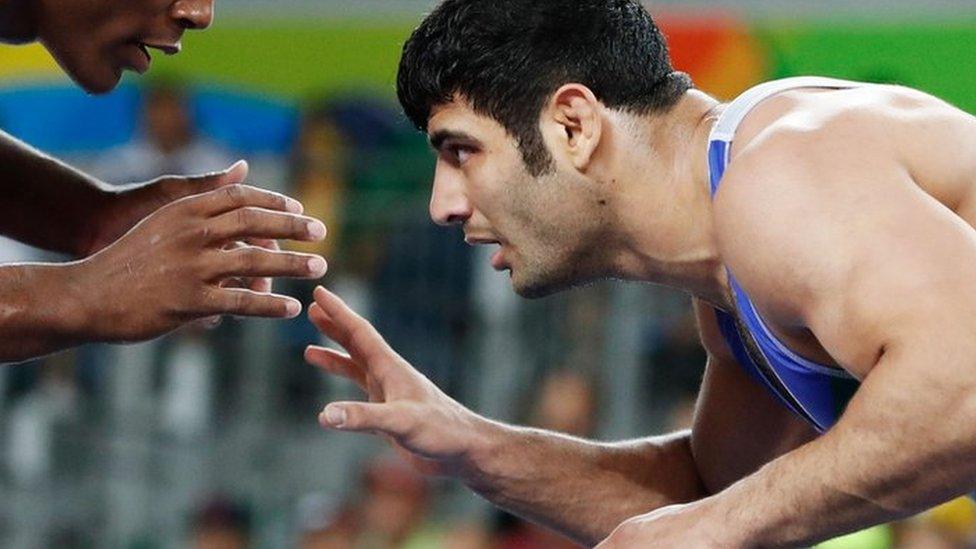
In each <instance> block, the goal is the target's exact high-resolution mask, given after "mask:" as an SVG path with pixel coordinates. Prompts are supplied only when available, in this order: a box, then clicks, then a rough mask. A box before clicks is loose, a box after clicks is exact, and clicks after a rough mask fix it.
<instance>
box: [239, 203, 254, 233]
mask: <svg viewBox="0 0 976 549" xmlns="http://www.w3.org/2000/svg"><path fill="white" fill-rule="evenodd" d="M235 215H236V216H237V228H238V229H239V230H246V229H247V228H248V227H250V226H251V224H252V223H254V210H252V209H251V208H239V209H238V210H237V211H236V213H235Z"/></svg>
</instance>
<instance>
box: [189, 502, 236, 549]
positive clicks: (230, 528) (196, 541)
mask: <svg viewBox="0 0 976 549" xmlns="http://www.w3.org/2000/svg"><path fill="white" fill-rule="evenodd" d="M250 543H251V512H250V510H248V509H247V508H246V507H245V506H243V505H241V504H239V503H236V502H234V501H232V500H229V499H226V498H224V497H220V496H218V497H215V498H213V499H211V500H210V501H208V502H207V503H206V504H204V505H203V507H201V508H200V510H199V511H198V512H197V514H196V516H195V517H194V518H193V526H192V532H191V534H190V544H189V545H190V547H193V548H194V549H246V548H247V547H249V546H250Z"/></svg>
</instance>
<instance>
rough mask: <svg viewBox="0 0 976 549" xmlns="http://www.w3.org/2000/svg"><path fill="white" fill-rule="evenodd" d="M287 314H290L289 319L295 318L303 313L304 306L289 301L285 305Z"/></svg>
mask: <svg viewBox="0 0 976 549" xmlns="http://www.w3.org/2000/svg"><path fill="white" fill-rule="evenodd" d="M285 312H286V313H287V314H288V318H295V317H296V316H298V314H299V313H301V312H302V304H301V303H299V302H297V301H289V302H288V303H287V304H286V305H285Z"/></svg>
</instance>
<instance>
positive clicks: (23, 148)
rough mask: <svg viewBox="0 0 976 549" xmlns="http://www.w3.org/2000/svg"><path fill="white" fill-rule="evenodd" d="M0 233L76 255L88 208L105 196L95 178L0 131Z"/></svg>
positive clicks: (82, 235) (106, 194) (80, 244)
mask: <svg viewBox="0 0 976 549" xmlns="http://www.w3.org/2000/svg"><path fill="white" fill-rule="evenodd" d="M0 172H2V173H3V177H0V196H2V197H3V200H0V233H2V234H4V235H6V236H9V237H11V238H14V239H16V240H20V241H21V242H25V243H27V244H31V245H33V246H37V247H39V248H44V249H47V250H52V251H57V252H64V253H69V254H77V253H79V252H80V250H81V249H82V248H83V247H84V242H83V241H84V239H85V235H86V234H87V233H88V231H86V230H83V229H84V228H85V226H86V223H87V222H90V221H91V220H90V219H89V212H90V211H91V210H93V209H95V208H96V205H100V204H102V203H103V201H105V200H106V199H107V196H108V191H107V190H106V189H105V188H104V186H103V185H102V184H101V183H100V182H99V181H98V180H96V179H94V178H92V177H89V176H87V175H85V174H83V173H81V172H79V171H78V170H75V169H73V168H71V167H69V166H67V165H65V164H63V163H61V162H59V161H58V160H55V159H54V158H51V157H49V156H47V155H45V154H43V153H41V152H40V151H38V150H36V149H34V148H32V147H29V146H28V145H26V144H24V143H22V142H20V141H18V140H17V139H15V138H13V137H11V136H10V135H8V134H6V133H4V132H2V131H0Z"/></svg>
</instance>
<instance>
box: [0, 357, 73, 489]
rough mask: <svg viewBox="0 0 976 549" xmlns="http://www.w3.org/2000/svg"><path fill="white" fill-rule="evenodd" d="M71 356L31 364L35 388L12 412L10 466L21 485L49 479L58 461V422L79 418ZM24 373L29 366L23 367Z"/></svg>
mask: <svg viewBox="0 0 976 549" xmlns="http://www.w3.org/2000/svg"><path fill="white" fill-rule="evenodd" d="M73 364H74V361H73V354H72V353H64V354H61V355H55V356H51V357H48V358H46V359H43V360H40V361H36V362H34V363H32V364H31V370H33V371H34V372H36V373H37V376H38V378H37V382H36V385H34V386H33V387H32V390H31V391H30V392H27V393H25V394H24V395H23V396H21V397H20V398H18V399H17V400H16V401H15V402H14V404H13V406H12V408H11V411H10V424H9V425H10V426H9V431H8V433H7V436H8V446H7V450H8V455H7V458H8V465H9V468H10V473H11V476H12V477H13V479H14V480H16V481H17V482H18V483H19V484H22V485H29V484H32V483H35V482H38V481H41V480H43V479H45V478H47V477H48V475H49V474H50V469H51V467H52V464H53V462H54V459H55V455H54V449H55V445H56V442H57V440H56V437H55V431H56V427H57V425H58V423H59V422H63V421H67V420H70V419H71V418H72V417H77V414H78V410H77V406H76V403H75V401H76V399H77V385H76V384H75V380H74V366H73ZM20 368H21V371H24V372H26V371H28V370H26V368H27V366H26V365H25V366H21V367H20Z"/></svg>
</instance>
